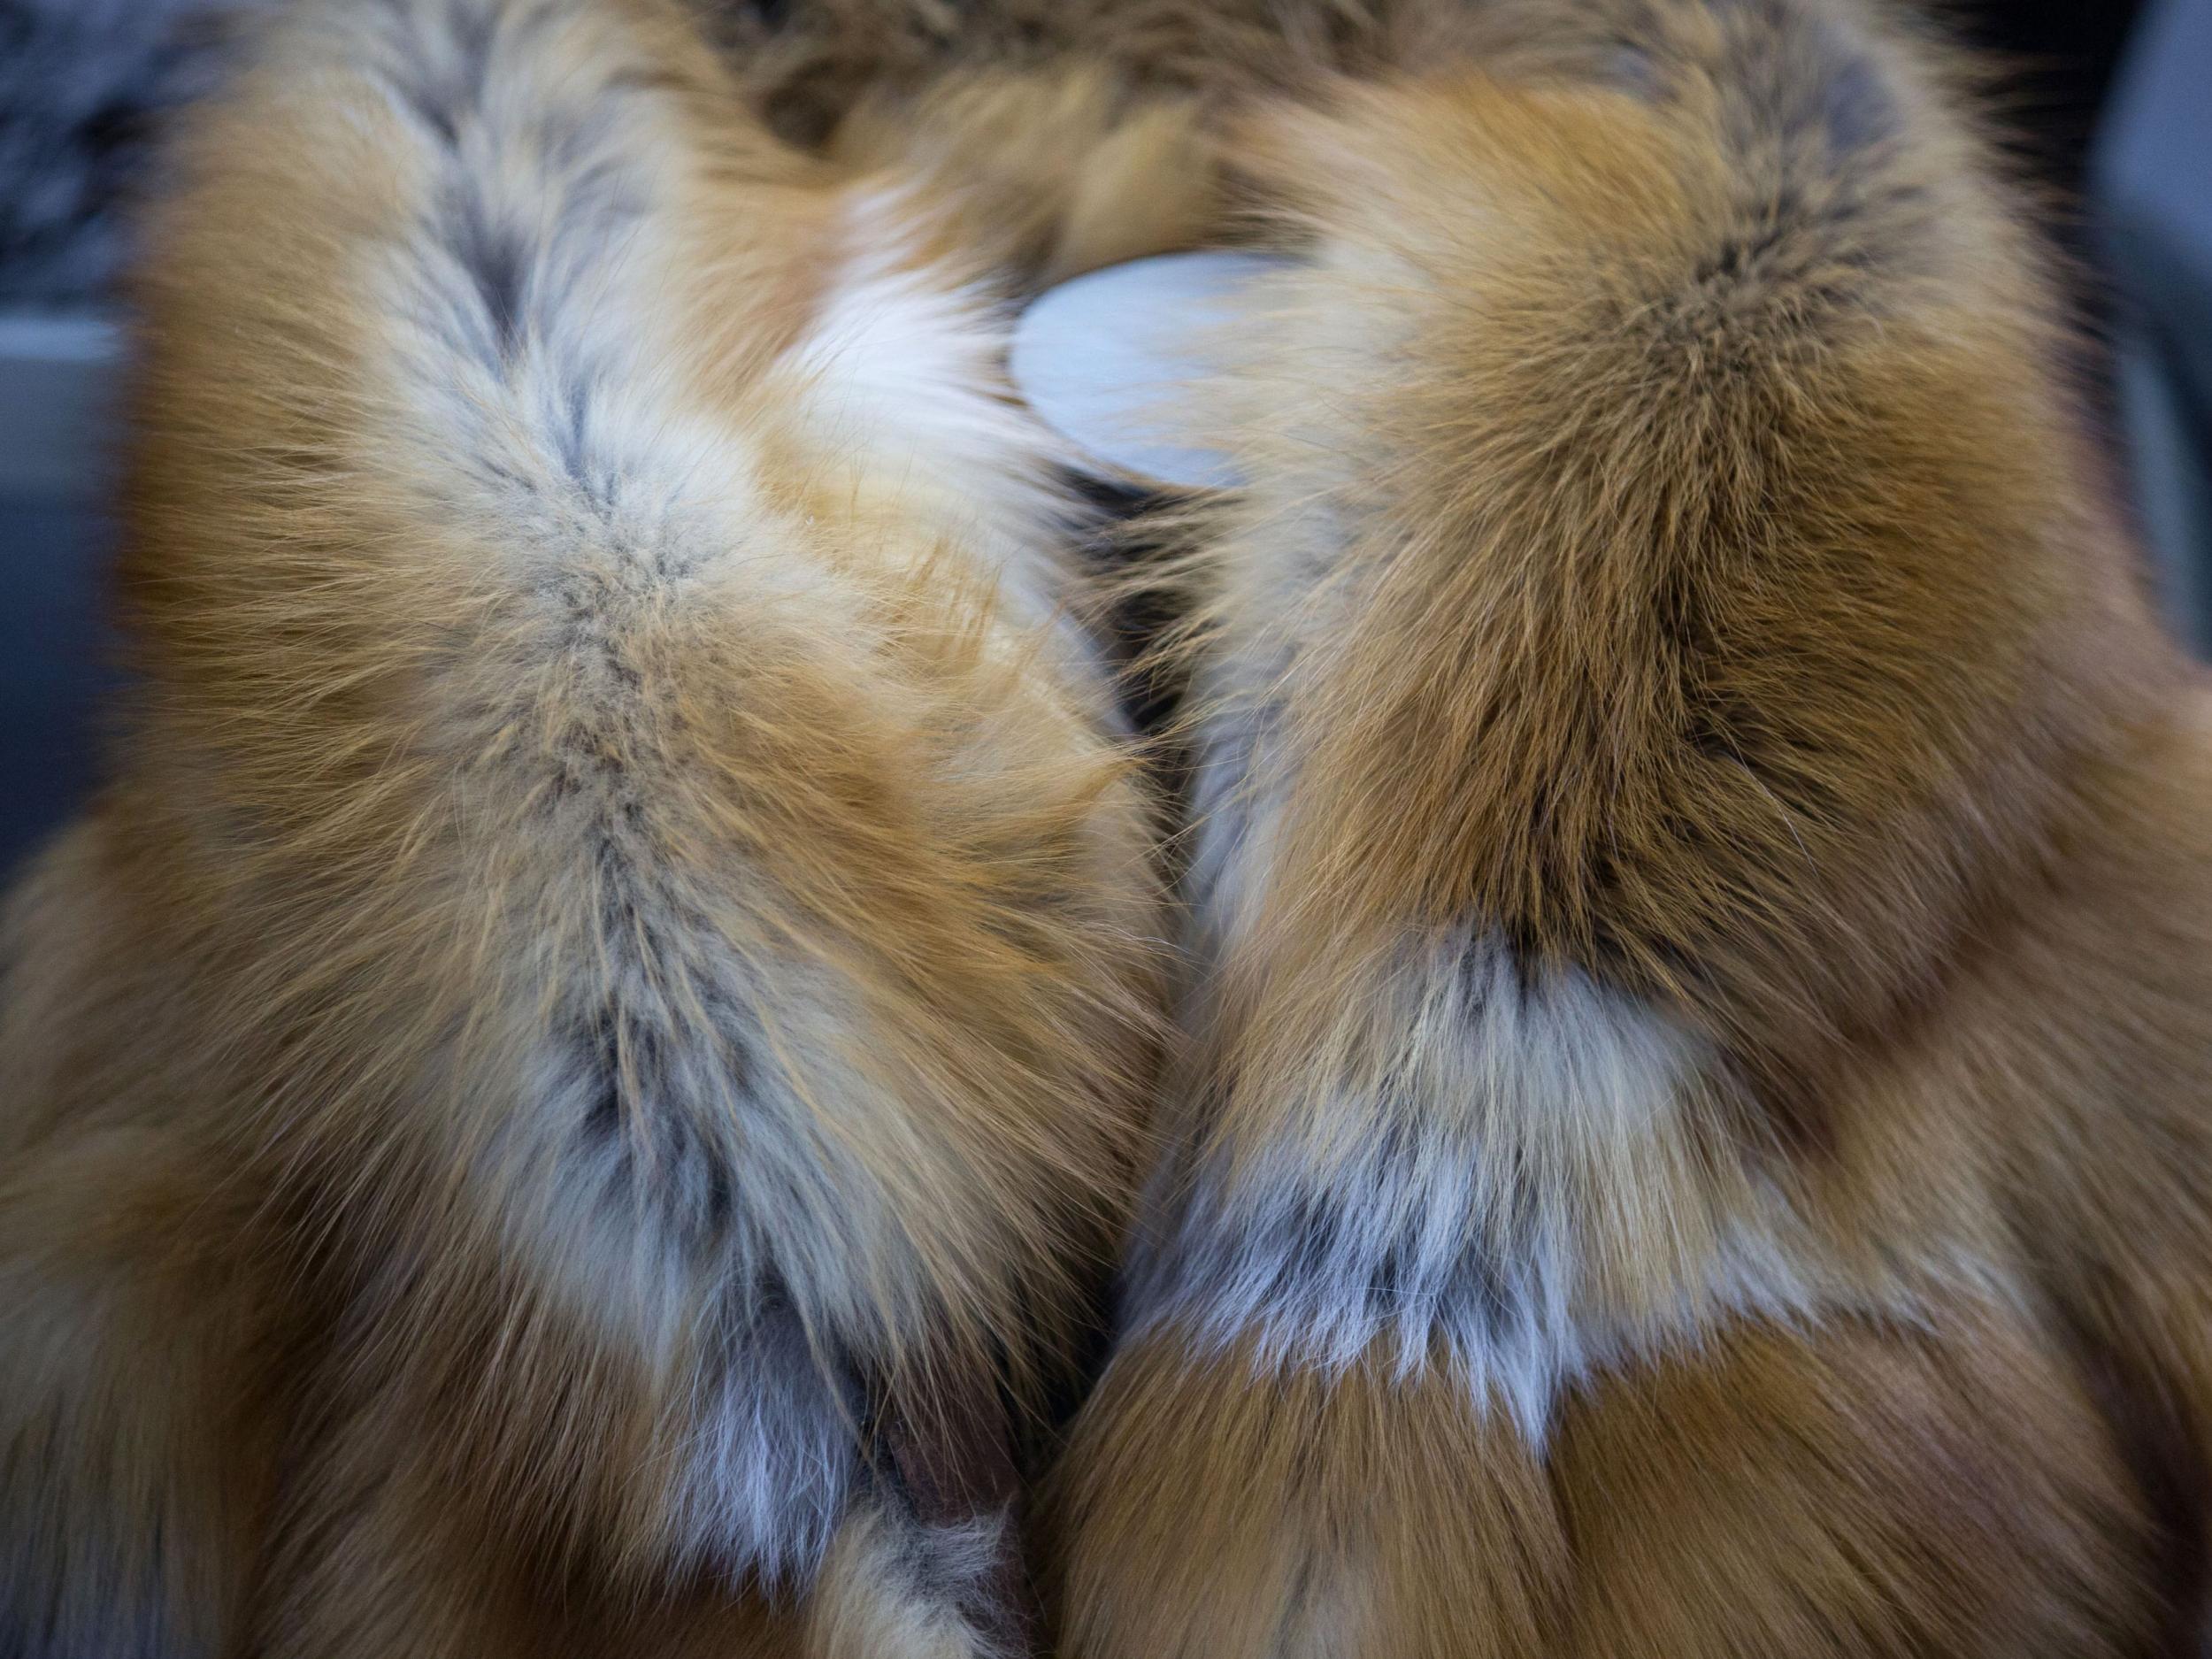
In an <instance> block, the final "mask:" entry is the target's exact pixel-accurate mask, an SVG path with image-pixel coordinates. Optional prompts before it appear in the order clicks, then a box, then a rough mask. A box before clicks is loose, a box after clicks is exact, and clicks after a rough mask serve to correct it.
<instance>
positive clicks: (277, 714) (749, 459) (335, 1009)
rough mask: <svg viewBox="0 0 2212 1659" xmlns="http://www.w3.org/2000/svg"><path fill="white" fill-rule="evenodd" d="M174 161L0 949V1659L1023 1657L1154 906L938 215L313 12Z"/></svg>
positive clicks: (747, 143)
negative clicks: (96, 532) (86, 632)
mask: <svg viewBox="0 0 2212 1659" xmlns="http://www.w3.org/2000/svg"><path fill="white" fill-rule="evenodd" d="M177 164H178V168H179V173H180V179H181V180H182V183H181V184H180V188H179V190H178V192H177V194H176V196H174V199H173V200H171V201H170V202H168V203H167V204H165V208H164V210H163V211H162V212H161V213H160V215H159V216H158V219H157V223H156V224H155V225H154V226H153V227H151V229H150V247H151V250H152V251H151V253H150V257H149V259H148V262H147V265H146V269H145V273H144V275H143V279H142V303H143V311H144V317H145V328H144V339H143V347H144V357H143V367H142V376H141V381H140V385H139V388H138V394H137V400H136V420H137V452H136V455H135V457H134V467H133V485H132V494H131V501H130V512H129V518H130V531H131V544H130V548H129V551H128V555H127V561H126V565H125V567H124V570H123V574H122V584H121V585H122V589H123V593H124V596H125V600H126V604H127V619H128V622H129V624H130V626H131V629H132V638H133V641H134V663H135V665H136V667H137V668H138V669H139V671H140V673H141V676H142V679H141V684H140V687H139V688H138V690H137V691H136V692H134V695H133V696H132V698H131V700H130V703H129V705H128V707H127V710H125V711H124V716H123V722H122V726H123V734H122V741H121V743H120V745H119V753H118V763H119V764H118V773H117V776H116V779H115V781H114V784H113V786H112V787H111V789H110V790H109V792H108V793H107V795H106V796H105V797H104V799H103V800H102V802H101V803H99V804H98V806H97V807H96V809H95V810H93V811H92V812H91V813H90V815H89V816H88V818H86V820H85V821H84V822H83V823H81V825H80V826H77V827H76V828H75V829H74V830H73V831H72V832H71V833H69V834H67V835H66V836H65V838H64V839H63V840H62V841H60V843H59V844H58V846H57V847H56V848H55V849H53V850H52V851H51V852H50V854H49V855H48V856H46V857H45V858H44V859H43V860H42V862H41V863H40V864H39V865H38V866H37V867H36V868H35V870H34V871H33V872H31V873H30V875H29V876H28V878H27V881H26V883H25V884H24V886H23V887H21V888H20V889H19V891H18V893H17V894H16V895H15V896H14V898H13V900H12V904H11V907H10V909H9V911H8V918H7V922H6V928H7V935H6V949H5V958H4V959H5V960H6V961H7V962H8V963H9V964H11V965H10V966H9V968H8V978H7V981H6V985H5V988H4V1010H5V1011H4V1019H5V1022H6V1024H5V1029H4V1033H0V1107H4V1110H0V1169H4V1175H0V1317H4V1333H0V1517H4V1519H0V1651H4V1652H6V1653H8V1654H10V1655H24V1656H26V1659H31V1656H36V1659H92V1656H93V1655H101V1656H102V1659H107V1656H110V1655H128V1654H144V1655H161V1659H183V1656H184V1655H201V1654H204V1655H214V1654H219V1653H221V1654H229V1653H246V1652H250V1653H255V1654H268V1655H282V1654H300V1655H315V1656H316V1659H338V1656H340V1655H396V1654H402V1653H403V1654H407V1655H414V1656H417V1659H426V1656H428V1655H455V1659H482V1656H484V1655H495V1654H504V1653H515V1654H531V1655H541V1654H548V1653H559V1654H576V1653H588V1652H596V1651H602V1650H605V1651H617V1650H618V1651H622V1652H630V1651H634V1648H635V1646H636V1643H637V1642H638V1641H639V1640H641V1639H643V1640H649V1642H651V1643H652V1644H654V1650H655V1651H662V1650H665V1649H667V1648H671V1647H674V1648H677V1649H680V1650H682V1651H691V1650H692V1647H688V1646H686V1644H695V1645H696V1647H697V1650H698V1651H701V1652H704V1651H706V1650H708V1648H709V1647H712V1648H713V1650H715V1651H717V1652H719V1653H723V1654H728V1653H731V1652H737V1653H743V1652H747V1651H756V1650H757V1651H763V1652H796V1651H799V1650H800V1649H801V1648H802V1647H804V1648H805V1649H806V1650H807V1651H810V1652H817V1653H820V1654H824V1655H852V1656H853V1659H861V1656H862V1655H866V1656H867V1659H875V1656H876V1655H885V1654H912V1655H946V1656H948V1659H949V1656H951V1655H963V1656H965V1655H979V1654H982V1653H985V1652H995V1651H997V1650H999V1649H1000V1648H1001V1647H1004V1646H1006V1645H1008V1644H1009V1643H1017V1642H1018V1640H1019V1635H1018V1632H1019V1629H1020V1624H1021V1621H1022V1617H1023V1616H1022V1613H1021V1609H1020V1606H1019V1601H1020V1594H1019V1578H1018V1573H1017V1572H1016V1571H1015V1570H1014V1566H1013V1554H1014V1546H1013V1540H1012V1538H1011V1535H1010V1531H1009V1526H1008V1516H1007V1506H1008V1505H1009V1504H1010V1502H1011V1501H1012V1499H1013V1497H1014V1496H1015V1490H1014V1487H1015V1479H1016V1473H1017V1463H1018V1458H1019V1456H1020V1455H1021V1454H1022V1451H1023V1442H1025V1440H1026V1439H1027V1438H1028V1429H1027V1425H1026V1424H1025V1412H1026V1411H1028V1409H1030V1406H1031V1404H1032V1403H1033V1402H1035V1401H1036V1400H1037V1399H1038V1398H1039V1397H1040V1394H1041V1391H1042V1390H1043V1389H1045V1388H1046V1387H1048V1386H1052V1385H1053V1384H1054V1383H1055V1382H1056V1373H1057V1370H1058V1368H1059V1366H1060V1365H1061V1363H1062V1357H1063V1356H1064V1352H1065V1351H1066V1348H1067V1346H1068V1344H1069V1342H1070V1340H1071V1338H1072V1336H1073V1335H1074V1334H1075V1333H1077V1332H1078V1331H1079V1328H1080V1326H1081V1325H1082V1324H1083V1322H1084V1320H1085V1317H1086V1315H1085V1313H1084V1310H1086V1309H1087V1307H1088V1306H1089V1305H1090V1303H1091V1301H1092V1299H1093V1293H1094V1280H1095V1279H1097V1278H1098V1276H1099V1275H1100V1274H1101V1273H1102V1271H1103V1266H1104V1263H1105V1262H1106V1260H1107V1257H1108V1255H1109V1251H1110V1243H1111V1240H1113V1239H1114V1237H1115V1236H1116V1233H1117V1231H1118V1227H1119V1225H1120V1223H1121V1220H1122V1217H1123V1216H1124V1213H1125V1208H1126V1204H1127V1202H1128V1194H1129V1191H1130V1188H1131V1186H1132V1183H1133V1176H1134V1172H1135V1169H1136V1165H1137V1160H1138V1156H1139V1146H1140V1138H1141V1121H1142V1116H1143V1104H1144V1100H1145V1095H1146V1091H1147V1089H1148V1086H1149V1070H1150V1066H1151V1056H1152V1055H1153V1053H1154V1051H1155V1049H1156V1043H1157V1037H1156V1030H1155V1028H1154V1027H1155V1025H1156V1015H1155V1014H1154V1013H1152V1012H1151V1011H1150V1010H1151V1009H1152V1007H1153V1005H1154V1002H1155V999H1156V994H1155V992H1154V991H1153V989H1152V987H1153V985H1154V983H1155V981H1156V978H1157V974H1158V961H1157V954H1158V952H1157V943H1156V941H1157V938H1158V935H1159V933H1160V932H1161V924H1160V920H1159V916H1158V909H1157V905H1158V901H1157V896H1156V883H1155V881H1154V879H1153V878H1152V876H1151V874H1150V871H1149V857H1148V852H1149V848H1148V842H1149V839H1150V836H1151V833H1152V827H1153V826H1152V822H1151V817H1150V812H1149V809H1148V805H1147V803H1146V802H1145V800H1144V799H1143V798H1142V795H1141V792H1140V790H1139V789H1138V787H1137V786H1136V784H1135V783H1134V781H1133V778H1132V776H1131V774H1130V770H1129V767H1128V764H1127V761H1126V758H1125V755H1124V753H1123V748H1124V745H1123V742H1122V739H1121V735H1120V733H1119V732H1118V724H1117V716H1116V715H1115V713H1114V708H1113V699H1112V695H1111V687H1110V685H1109V684H1108V682H1107V678H1106V675H1105V673H1104V672H1103V670H1102V666H1101V664H1100V657H1099V655H1098V653H1097V652H1096V651H1095V649H1094V648H1093V646H1092V644H1091V643H1090V641H1087V640H1086V639H1085V638H1083V637H1082V636H1081V635H1080V634H1079V633H1078V632H1077V631H1076V630H1075V628H1074V626H1072V624H1071V621H1070V615H1071V605H1070V603H1069V595H1068V586H1069V580H1070V577H1071V565H1070V559H1069V554H1068V551H1067V549H1068V548H1069V546H1070V544H1071V541H1072V540H1073V539H1074V529H1075V525H1076V521H1077V518H1078V517H1079V514H1078V511H1077V509H1076V507H1075V505H1074V503H1073V502H1072V501H1071V499H1069V498H1068V497H1067V496H1066V495H1064V493H1063V491H1062V489H1061V487H1060V486H1059V485H1058V483H1057V482H1056V480H1057V479H1058V478H1059V476H1060V474H1061V463H1060V458H1059V457H1058V456H1057V455H1056V452H1055V450H1054V449H1053V445H1052V443H1051V442H1050V440H1049V439H1048V437H1047V436H1046V434H1044V433H1043V432H1042V431H1041V429H1040V428H1038V427H1036V426H1033V424H1032V423H1031V422H1030V421H1029V420H1028V419H1027V418H1026V416H1025V414H1024V413H1023V412H1022V411H1019V410H1018V408H1017V407H1016V406H1015V405H1014V404H1013V403H1012V402H1011V401H1010V398H1009V397H1008V396H1007V395H1006V391H1005V388H1004V386H1003V384H1002V380H1001V378H1000V376H1001V372H1002V371H1001V359H1002V352H1003V338H1002V336H1003V326H1004V319H1003V315H1002V310H1001V307H1000V304H999V302H998V300H997V298H996V297H995V293H994V291H993V289H992V288H991V287H990V284H989V282H988V281H987V280H986V278H987V273H986V272H984V271H983V269H982V268H981V267H980V266H979V265H976V264H975V263H973V262H972V260H961V259H957V258H955V257H952V256H951V255H950V254H949V251H948V250H949V248H950V247H951V246H952V245H953V244H955V243H956V242H960V241H962V240H963V239H962V238H961V237H959V236H957V235H956V234H952V233H951V231H950V230H949V225H951V224H952V223H954V222H955V221H956V219H957V218H958V214H957V211H956V210H955V208H954V207H953V205H952V204H951V203H950V201H949V197H947V196H945V194H944V193H943V192H941V191H932V190H930V189H926V188H919V187H918V186H917V185H916V184H915V183H914V182H913V181H911V180H900V179H897V178H887V177H872V176H858V175H855V174H853V173H850V172H849V170H843V169H839V168H836V167H833V166H831V165H827V164H824V163H820V162H818V161H815V160H810V159H807V158H804V157H799V156H797V155H795V154H794V153H793V152H790V151H788V150H787V149H785V148H784V147H783V146H782V144H781V143H780V141H776V140H773V139H772V138H771V137H769V136H768V135H767V134H766V133H765V132H764V130H763V129H761V128H760V127H758V126H757V123H755V122H754V121H753V120H752V119H750V117H749V115H748V114H747V113H746V110H745V106H744V105H743V104H742V102H741V98H740V96H739V94H738V92H737V90H736V88H734V86H733V85H732V84H730V83H729V82H727V81H726V78H725V75H724V72H723V71H722V69H721V68H720V67H719V65H718V60H717V59H716V58H714V57H713V55H712V54H711V52H710V50H708V49H707V47H706V46H705V45H704V44H703V42H702V41H701V40H700V39H699V38H698V37H697V36H696V35H695V33H694V32H693V31H692V29H691V27H690V26H689V25H688V24H687V23H686V22H685V21H684V20H683V19H681V18H680V16H679V15H677V14H676V13H674V12H673V11H672V9H669V8H664V7H663V6H661V5H658V4H650V3H649V0H638V3H637V4H630V3H629V0H365V3H362V0H343V3H341V0H303V4H298V5H296V6H295V7H293V8H290V9H289V11H288V13H287V15H286V17H285V18H284V19H283V20H282V21H281V22H280V24H279V25H277V26H276V27H273V28H272V30H271V31H270V33H269V34H268V35H267V37H266V39H265V41H263V42H261V44H260V46H259V49H258V54H257V61H256V62H255V63H254V65H252V66H251V67H250V69H249V70H248V71H247V72H246V73H244V74H243V76H242V80H241V81H240V83H239V85H238V87H237V88H236V89H235V90H234V93H233V94H232V95H230V96H227V98H226V99H225V100H223V101H222V103H221V104H219V106H217V107H215V108H213V109H211V111H208V112H207V113H206V114H205V115H204V117H203V118H202V119H201V120H200V121H199V123H198V124H197V126H196V128H195V130H194V131H192V132H191V133H190V134H188V137H187V139H186V141H185V143H184V146H183V150H182V153H181V154H180V156H179V157H178V158H177ZM823 1583H826V1584H829V1585H832V1586H840V1587H839V1588H836V1589H834V1590H833V1591H832V1592H830V1593H829V1594H827V1597H826V1599H825V1597H824V1596H821V1595H817V1594H813V1586H817V1585H818V1584H823Z"/></svg>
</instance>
